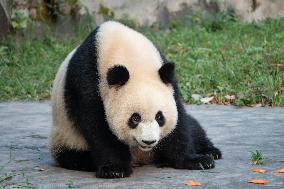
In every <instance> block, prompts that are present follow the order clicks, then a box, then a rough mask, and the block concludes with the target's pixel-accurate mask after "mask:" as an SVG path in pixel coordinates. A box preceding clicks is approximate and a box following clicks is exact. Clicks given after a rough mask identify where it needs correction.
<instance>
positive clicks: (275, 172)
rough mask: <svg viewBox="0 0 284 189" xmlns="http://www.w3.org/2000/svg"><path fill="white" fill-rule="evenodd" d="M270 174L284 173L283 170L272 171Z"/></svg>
mask: <svg viewBox="0 0 284 189" xmlns="http://www.w3.org/2000/svg"><path fill="white" fill-rule="evenodd" d="M271 173H273V174H279V173H284V168H282V169H278V170H275V171H272V172H271Z"/></svg>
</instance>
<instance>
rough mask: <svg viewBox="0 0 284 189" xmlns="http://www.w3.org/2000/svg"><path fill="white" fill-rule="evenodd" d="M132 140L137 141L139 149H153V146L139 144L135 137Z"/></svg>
mask: <svg viewBox="0 0 284 189" xmlns="http://www.w3.org/2000/svg"><path fill="white" fill-rule="evenodd" d="M134 140H135V141H136V143H137V145H138V148H139V149H140V150H142V151H145V152H147V151H150V150H152V149H153V146H144V145H142V144H140V143H139V142H138V141H137V139H136V138H134Z"/></svg>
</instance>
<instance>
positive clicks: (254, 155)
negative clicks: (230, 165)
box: [250, 150, 264, 165]
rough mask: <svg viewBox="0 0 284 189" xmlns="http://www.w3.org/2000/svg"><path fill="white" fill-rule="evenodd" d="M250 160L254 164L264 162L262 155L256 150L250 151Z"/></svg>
mask: <svg viewBox="0 0 284 189" xmlns="http://www.w3.org/2000/svg"><path fill="white" fill-rule="evenodd" d="M250 161H251V162H252V163H253V164H255V165H262V164H263V163H264V157H263V155H262V153H261V152H260V151H258V150H256V151H255V152H251V157H250Z"/></svg>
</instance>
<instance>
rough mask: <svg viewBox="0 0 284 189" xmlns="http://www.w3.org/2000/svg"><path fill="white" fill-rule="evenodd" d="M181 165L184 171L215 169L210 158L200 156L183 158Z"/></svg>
mask: <svg viewBox="0 0 284 189" xmlns="http://www.w3.org/2000/svg"><path fill="white" fill-rule="evenodd" d="M183 165H184V167H185V168H186V169H192V170H204V169H212V168H214V167H215V163H214V159H213V158H212V157H211V156H208V155H201V154H195V155H193V156H190V157H187V158H185V160H184V163H183Z"/></svg>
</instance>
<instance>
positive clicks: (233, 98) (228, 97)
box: [225, 95, 236, 100]
mask: <svg viewBox="0 0 284 189" xmlns="http://www.w3.org/2000/svg"><path fill="white" fill-rule="evenodd" d="M225 98H226V99H227V100H235V99H236V96H235V95H226V96H225Z"/></svg>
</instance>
